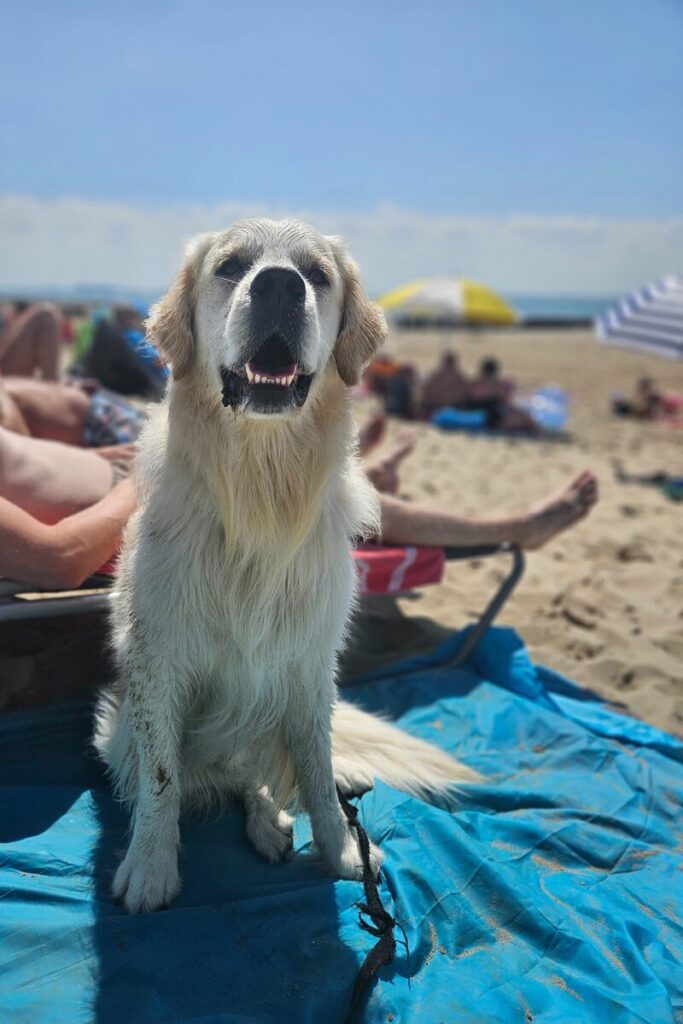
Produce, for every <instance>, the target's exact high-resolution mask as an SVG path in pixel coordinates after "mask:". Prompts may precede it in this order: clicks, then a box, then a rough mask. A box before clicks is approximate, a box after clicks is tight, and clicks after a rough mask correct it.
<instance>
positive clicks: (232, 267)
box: [216, 256, 244, 281]
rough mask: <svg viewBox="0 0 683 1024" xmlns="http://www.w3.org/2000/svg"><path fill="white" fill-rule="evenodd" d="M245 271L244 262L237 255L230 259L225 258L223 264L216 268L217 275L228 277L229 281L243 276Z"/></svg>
mask: <svg viewBox="0 0 683 1024" xmlns="http://www.w3.org/2000/svg"><path fill="white" fill-rule="evenodd" d="M243 273H244V264H243V263H242V261H241V260H240V259H238V258H237V256H230V257H229V259H227V260H223V262H222V263H221V265H220V266H219V267H217V268H216V277H227V278H228V280H229V281H234V280H235V279H236V278H238V277H241V276H242V274H243Z"/></svg>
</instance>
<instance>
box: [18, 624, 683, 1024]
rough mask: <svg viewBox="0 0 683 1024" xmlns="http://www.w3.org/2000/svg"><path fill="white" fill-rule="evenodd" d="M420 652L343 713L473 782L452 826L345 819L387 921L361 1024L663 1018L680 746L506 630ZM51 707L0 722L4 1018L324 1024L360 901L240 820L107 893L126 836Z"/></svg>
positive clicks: (412, 807) (348, 971)
mask: <svg viewBox="0 0 683 1024" xmlns="http://www.w3.org/2000/svg"><path fill="white" fill-rule="evenodd" d="M461 637H462V634H461V636H460V637H454V638H453V639H452V640H450V641H449V642H448V643H446V644H445V645H444V646H443V647H442V648H440V649H439V650H438V651H436V652H435V654H434V655H433V656H432V655H430V656H428V657H423V658H419V659H415V660H414V661H413V662H412V663H410V664H409V665H408V668H411V669H412V672H409V673H406V672H405V669H406V663H403V664H402V665H401V666H394V667H393V669H391V670H387V671H383V672H379V673H374V674H372V675H369V676H365V677H363V678H361V679H360V680H357V681H356V682H355V683H354V684H353V685H352V686H350V687H349V688H348V689H347V691H346V694H347V697H348V698H349V699H352V700H354V701H357V702H358V703H359V704H361V705H362V706H363V707H366V708H368V709H376V710H379V709H381V710H382V711H383V712H384V713H386V714H388V715H390V716H391V717H392V718H395V719H397V720H399V721H400V723H401V725H402V726H403V727H404V728H406V729H408V730H410V731H411V732H414V733H415V734H417V735H420V736H422V737H424V738H425V739H427V740H430V741H431V742H433V743H437V744H439V745H440V746H443V747H445V748H447V749H448V750H450V751H452V752H454V753H457V754H458V755H459V756H460V757H461V758H462V759H463V760H465V761H466V762H467V763H468V764H471V765H473V766H474V767H476V768H477V769H478V770H479V771H480V772H481V773H482V774H483V775H484V776H485V778H486V781H485V783H483V784H482V785H478V786H476V787H473V788H472V789H471V791H470V792H468V793H467V794H466V795H465V796H464V797H463V798H462V800H461V801H460V803H459V806H458V807H457V808H455V809H452V808H450V809H447V808H445V807H442V808H437V807H432V806H428V805H426V804H424V803H421V802H420V801H418V800H415V799H412V798H410V797H407V796H405V795H403V794H401V793H398V792H396V791H395V790H392V789H390V788H388V787H387V786H384V785H382V784H378V785H377V787H376V789H375V790H374V791H372V792H371V793H368V794H367V795H365V796H364V797H363V799H362V800H361V801H360V806H361V818H362V820H363V822H364V824H365V826H366V828H367V830H368V832H369V833H370V835H371V837H372V838H373V839H374V840H375V842H378V843H379V844H380V845H381V846H382V848H383V850H384V853H385V857H386V859H385V865H384V869H383V873H382V885H381V890H382V896H383V899H384V900H385V903H386V905H387V906H388V908H389V909H390V910H391V911H392V913H394V914H395V915H396V916H397V918H398V919H399V920H400V921H401V923H402V924H403V926H404V928H405V931H406V935H407V940H408V947H409V956H408V955H406V951H405V950H404V949H403V948H402V946H401V944H400V942H399V945H398V949H397V959H396V961H395V963H394V964H393V965H391V966H389V967H387V968H383V969H382V972H381V974H380V978H379V981H378V982H377V983H376V985H375V988H374V990H373V992H372V994H371V996H370V999H369V1001H368V1003H367V1006H366V1008H365V1011H364V1016H363V1020H364V1021H366V1022H368V1024H370V1022H372V1024H380V1022H381V1024H387V1022H391V1021H394V1022H396V1024H413V1022H414V1024H455V1022H458V1024H465V1022H477V1024H481V1022H486V1024H493V1022H501V1024H511V1022H516V1021H519V1022H521V1024H531V1022H536V1024H539V1022H543V1024H551V1022H552V1024H554V1022H558V1024H559V1022H562V1024H565V1022H575V1021H576V1022H578V1021H586V1022H588V1021H590V1022H591V1024H595V1022H602V1021H605V1022H606V1021H610V1022H624V1024H626V1022H628V1024H632V1022H634V1021H647V1022H648V1024H664V1022H671V1024H674V1022H675V1021H680V1020H681V1019H683V1018H682V1015H683V995H682V989H683V976H682V972H681V963H682V961H683V929H682V928H681V923H680V921H681V913H682V912H683V899H682V896H683V871H682V870H681V866H682V861H681V850H682V849H683V847H682V845H681V839H682V836H681V832H680V828H681V822H680V807H681V794H682V792H683V746H682V745H681V743H680V742H679V741H678V740H676V739H674V738H673V737H671V736H668V735H667V734H665V733H661V732H658V731H657V730H655V729H653V728H650V727H649V726H646V725H644V724H642V723H638V722H635V721H634V720H633V719H630V718H627V717H623V716H621V715H618V714H615V713H614V712H612V711H610V710H609V709H607V708H606V707H605V706H604V705H602V704H600V703H599V702H598V701H597V700H595V699H592V698H591V697H590V696H589V695H587V694H586V693H585V692H584V691H581V690H579V689H578V687H575V686H574V684H572V683H571V682H569V681H568V680H566V679H563V678H562V677H560V676H558V675H556V674H555V673H552V672H550V671H548V670H547V669H536V668H534V666H533V665H532V663H531V661H530V659H529V657H528V655H527V653H526V651H525V649H524V647H523V645H522V643H521V641H520V640H519V638H518V637H517V636H516V635H515V634H514V633H513V632H512V631H510V630H505V629H496V630H492V631H490V632H489V634H488V637H487V639H486V641H485V643H484V645H483V646H482V647H481V648H480V651H479V654H478V655H477V657H476V659H475V660H474V661H473V662H472V663H470V664H469V665H468V666H466V667H465V668H463V669H459V670H450V669H448V668H446V667H445V663H446V661H447V660H448V658H449V657H451V656H452V654H453V651H454V650H455V649H456V647H457V645H458V643H459V642H461ZM89 719H90V715H89V710H88V708H87V707H85V706H83V705H68V706H67V705H64V706H61V707H60V706H58V707H54V708H51V709H48V710H41V711H38V712H34V713H31V714H14V715H7V716H5V717H4V718H2V719H0V805H1V806H0V842H1V843H2V846H1V847H0V888H1V893H0V895H1V896H2V899H1V901H0V931H1V932H2V936H1V943H0V951H1V952H0V1019H1V1020H2V1022H3V1024H15V1022H16V1024H19V1022H21V1024H66V1022H68V1024H81V1022H98V1024H121V1022H123V1021H125V1022H126V1024H152V1022H154V1024H176V1022H177V1024H181V1022H182V1024H228V1022H230V1024H247V1022H249V1024H266V1022H273V1024H298V1022H310V1024H319V1022H325V1024H334V1022H337V1021H339V1022H341V1021H343V1020H344V1018H345V1015H346V1010H347V1007H348V1001H349V996H350V993H351V990H352V987H353V982H354V979H355V976H356V972H357V970H358V966H359V964H360V962H361V961H362V959H363V957H364V955H365V952H366V951H367V949H368V948H369V947H370V946H371V945H372V944H373V943H374V941H375V940H374V939H373V938H372V936H370V935H368V934H366V933H365V932H362V931H361V930H360V929H359V928H358V925H357V909H356V906H355V905H356V903H357V901H358V900H359V899H361V898H362V890H361V886H360V885H358V884H356V883H350V882H335V881H333V880H332V879H330V878H328V877H326V876H325V874H324V873H323V871H322V870H321V868H320V865H319V864H318V863H317V862H316V861H315V860H314V858H313V857H312V856H311V854H310V831H309V827H308V824H307V822H306V820H305V819H303V818H302V819H299V820H298V821H297V827H296V848H297V850H298V851H299V856H297V857H296V858H295V859H294V860H293V861H291V862H290V863H287V864H283V865H278V866H271V865H269V864H265V863H263V862H261V861H260V860H259V859H258V858H257V856H256V855H255V854H254V853H253V852H252V850H251V848H250V847H249V846H248V844H247V841H246V839H245V835H244V823H243V815H242V812H241V811H240V810H239V809H238V808H234V809H232V810H230V811H228V812H227V813H225V814H222V815H221V816H218V817H214V818H209V819H207V820H203V821H193V822H187V823H185V824H184V825H183V828H182V838H183V847H184V854H183V874H184V881H185V884H184V889H183V892H182V894H181V896H180V897H179V899H178V901H177V902H176V904H175V905H174V906H173V907H172V908H170V909H168V910H165V911H162V912H160V913H156V914H151V915H141V916H137V917H129V916H127V915H126V914H125V912H124V911H123V910H121V909H120V908H119V907H117V906H115V905H114V904H113V903H112V900H111V898H110V895H109V885H110V882H111V877H112V872H113V867H114V864H115V862H116V857H117V852H120V851H121V850H122V849H123V848H124V846H125V830H126V826H127V821H126V818H125V816H124V814H123V813H122V812H121V810H120V809H119V808H118V807H117V806H116V804H115V803H114V801H113V800H112V798H111V796H110V794H109V789H108V786H107V783H106V780H105V779H104V777H103V774H102V772H101V771H100V769H99V767H98V766H97V764H96V762H95V760H94V758H93V756H92V754H91V752H90V750H89V746H88V740H89V733H90V720H89Z"/></svg>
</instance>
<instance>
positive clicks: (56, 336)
mask: <svg viewBox="0 0 683 1024" xmlns="http://www.w3.org/2000/svg"><path fill="white" fill-rule="evenodd" d="M60 324H61V316H60V314H59V311H58V310H57V308H56V307H55V306H51V305H49V304H48V303H35V304H34V305H29V304H28V303H25V302H15V303H13V304H12V305H11V306H10V307H9V308H7V309H6V310H5V311H4V314H3V316H2V317H0V373H2V374H3V375H4V376H6V377H9V376H17V377H35V376H36V374H38V375H39V376H40V377H42V379H43V380H57V378H58V377H59V360H60V354H61V342H60Z"/></svg>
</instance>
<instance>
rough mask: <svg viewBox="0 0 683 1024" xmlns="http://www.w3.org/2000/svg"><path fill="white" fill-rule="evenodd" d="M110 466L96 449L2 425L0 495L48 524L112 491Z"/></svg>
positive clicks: (93, 502) (91, 503)
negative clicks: (50, 439) (8, 428)
mask: <svg viewBox="0 0 683 1024" xmlns="http://www.w3.org/2000/svg"><path fill="white" fill-rule="evenodd" d="M112 481H113V470H112V466H111V462H109V461H107V460H106V459H102V458H100V456H99V455H96V454H95V453H94V451H88V450H87V449H84V448H74V447H72V446H71V445H66V444H61V443H60V442H59V441H42V440H38V439H37V438H35V437H24V436H22V435H20V434H14V433H12V432H10V431H9V430H6V429H4V428H2V427H0V496H1V497H3V498H6V499H7V500H8V501H12V502H14V504H15V505H18V506H19V507H20V508H23V509H24V511H26V512H30V513H31V515H33V516H35V518H36V519H40V520H41V522H44V523H55V522H58V521H59V520H60V519H63V518H64V517H65V516H67V515H71V514H73V513H74V512H77V511H80V509H84V508H88V507H89V506H90V505H94V504H95V502H97V501H99V500H100V499H101V498H103V497H104V496H105V495H106V494H108V493H109V491H110V490H111V486H112Z"/></svg>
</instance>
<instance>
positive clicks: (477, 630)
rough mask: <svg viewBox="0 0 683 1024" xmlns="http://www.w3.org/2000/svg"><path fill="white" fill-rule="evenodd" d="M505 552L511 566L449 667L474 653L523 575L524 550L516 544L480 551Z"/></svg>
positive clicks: (460, 662)
mask: <svg viewBox="0 0 683 1024" xmlns="http://www.w3.org/2000/svg"><path fill="white" fill-rule="evenodd" d="M483 553H486V554H487V555H492V554H505V555H511V556H512V568H511V569H510V572H509V573H508V575H507V576H506V577H505V579H504V580H503V582H502V583H501V585H500V587H499V588H498V590H497V591H496V593H495V594H494V595H493V597H492V599H491V601H490V602H489V604H488V605H487V607H486V609H485V610H484V611H483V612H482V614H481V616H480V618H479V621H478V622H477V623H476V625H475V626H474V627H473V628H472V630H471V631H470V633H468V635H467V636H466V638H465V641H464V643H463V644H462V646H461V647H460V650H459V651H458V653H457V654H456V656H455V658H453V660H452V661H449V662H448V667H449V668H457V666H458V665H463V664H464V663H465V662H466V661H467V660H468V658H469V657H470V656H471V655H472V654H473V653H474V651H475V649H476V647H477V645H478V644H479V641H480V640H481V639H482V637H483V636H484V634H485V633H486V630H487V629H488V628H489V626H491V625H492V624H493V621H494V619H495V618H496V616H497V615H498V612H499V611H500V610H501V608H502V607H503V605H504V604H505V602H506V601H507V599H508V598H509V596H510V594H511V593H512V591H513V590H514V589H515V587H516V586H517V584H518V583H519V581H520V580H521V578H522V576H523V575H524V567H525V564H526V561H525V558H524V552H523V551H522V550H521V549H520V548H518V547H517V546H516V545H508V544H506V545H503V546H501V547H499V548H498V549H496V550H490V549H489V550H487V551H486V552H484V551H482V554H483Z"/></svg>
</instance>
